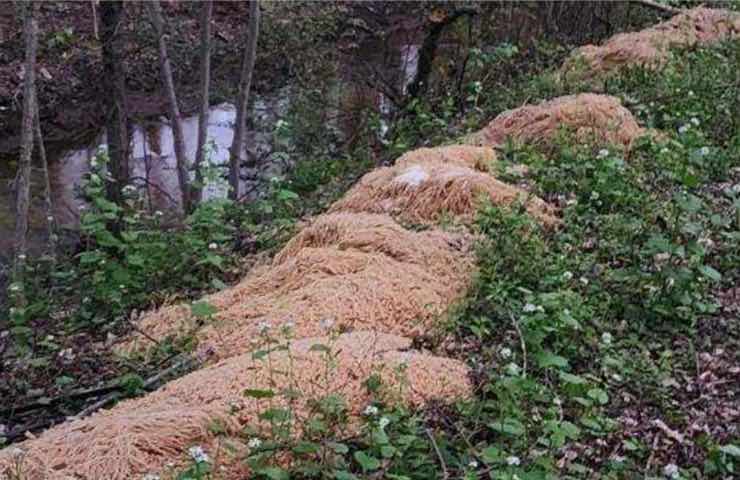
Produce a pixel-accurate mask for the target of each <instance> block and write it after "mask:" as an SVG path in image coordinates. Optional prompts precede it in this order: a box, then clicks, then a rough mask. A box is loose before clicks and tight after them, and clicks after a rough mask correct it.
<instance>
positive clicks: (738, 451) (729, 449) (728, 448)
mask: <svg viewBox="0 0 740 480" xmlns="http://www.w3.org/2000/svg"><path fill="white" fill-rule="evenodd" d="M719 451H720V452H722V453H726V454H727V455H732V456H733V457H737V458H740V447H738V446H737V445H732V444H730V445H722V446H721V447H719Z"/></svg>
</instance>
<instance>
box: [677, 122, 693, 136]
mask: <svg viewBox="0 0 740 480" xmlns="http://www.w3.org/2000/svg"><path fill="white" fill-rule="evenodd" d="M689 128H691V127H690V126H689V125H688V124H687V125H681V126H680V127H678V133H680V134H684V133H686V132H688V131H689Z"/></svg>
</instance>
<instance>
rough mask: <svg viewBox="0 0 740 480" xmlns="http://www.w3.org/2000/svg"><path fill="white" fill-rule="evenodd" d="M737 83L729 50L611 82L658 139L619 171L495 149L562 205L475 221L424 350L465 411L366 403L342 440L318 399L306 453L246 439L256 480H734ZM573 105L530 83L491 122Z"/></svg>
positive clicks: (543, 83)
mask: <svg viewBox="0 0 740 480" xmlns="http://www.w3.org/2000/svg"><path fill="white" fill-rule="evenodd" d="M738 64H740V43H738V42H730V43H726V44H723V45H719V46H717V47H714V48H706V49H696V50H686V51H680V52H679V51H677V52H675V54H674V58H673V59H672V61H671V62H670V63H669V65H668V66H667V67H666V69H665V70H664V71H663V72H662V73H661V75H655V74H652V73H649V72H645V71H642V70H640V69H635V70H633V71H628V72H624V73H623V74H621V75H620V76H618V77H615V78H613V79H611V80H610V81H609V82H608V83H607V89H608V91H609V92H610V93H612V94H616V95H619V96H621V97H622V98H623V100H624V101H625V104H626V105H627V106H629V108H631V109H632V110H633V112H635V113H636V114H637V115H639V118H640V119H641V121H642V122H643V124H644V126H647V127H654V128H659V129H660V130H661V131H662V132H663V134H662V135H658V136H654V137H649V138H644V139H642V140H640V141H639V142H638V144H637V145H635V146H634V148H633V149H632V150H631V151H630V152H629V153H628V152H624V151H622V150H620V149H618V148H616V147H614V146H612V145H591V144H580V143H577V142H575V141H573V140H572V138H571V137H570V136H569V135H568V132H563V135H562V137H561V139H560V141H559V142H558V145H557V147H556V148H554V149H553V150H552V151H548V152H547V153H542V152H538V151H536V150H533V149H531V148H526V147H522V146H516V145H508V146H507V147H506V148H505V149H504V150H503V151H502V157H503V159H504V160H505V162H511V163H523V164H525V165H527V166H528V167H529V174H528V176H527V178H525V179H524V180H522V179H521V178H509V179H508V180H510V181H524V182H526V183H527V184H529V186H530V187H531V188H532V190H533V191H534V193H536V194H538V195H540V196H542V197H543V198H545V199H547V200H549V201H551V202H553V203H555V204H557V205H559V206H560V207H561V209H562V212H563V225H562V227H561V228H559V229H557V230H555V231H546V230H544V229H543V228H542V227H541V226H540V225H538V224H537V223H536V222H534V221H533V220H532V219H531V218H530V217H529V216H527V215H526V213H524V211H523V210H521V211H518V210H517V209H507V210H503V209H501V208H497V207H493V206H487V207H484V208H482V209H481V211H480V214H479V217H478V220H477V223H476V228H477V230H478V232H479V233H480V234H481V240H480V242H479V247H478V258H479V266H480V273H479V276H478V278H477V280H476V286H475V287H474V289H473V290H472V291H471V293H470V295H469V298H468V299H467V301H466V302H465V303H464V304H463V305H460V306H459V308H458V309H457V310H456V311H455V312H454V313H453V314H452V315H451V317H450V319H449V322H448V323H447V327H446V329H445V330H444V331H442V332H437V333H431V334H430V335H429V336H428V338H427V339H426V340H425V341H423V342H420V343H423V346H425V347H427V348H430V349H433V350H437V351H439V352H440V353H444V354H447V355H451V356H453V357H458V358H463V359H466V360H467V361H468V362H469V363H470V365H471V366H472V367H473V369H474V372H475V379H474V380H475V383H476V385H477V390H476V395H475V397H474V398H473V399H471V400H469V401H464V402H460V403H458V404H456V405H432V406H429V407H428V408H427V409H425V410H423V411H414V412H412V411H404V410H399V409H391V408H388V407H385V405H384V404H383V403H382V401H379V402H378V403H376V404H372V405H369V406H368V408H367V409H366V411H365V418H364V420H363V424H362V426H361V427H360V428H359V432H360V433H359V434H354V435H351V436H347V435H346V431H345V430H344V429H343V428H342V426H343V425H344V422H345V421H346V419H345V418H344V417H343V416H342V412H343V411H344V410H343V409H342V407H341V405H342V401H341V399H337V398H324V399H317V410H316V413H315V415H316V417H315V419H314V421H315V423H314V424H312V426H315V427H316V428H314V429H308V430H307V432H304V434H303V435H302V436H299V437H297V438H295V437H292V436H291V435H290V434H289V433H286V432H285V431H282V433H279V432H280V430H273V431H272V433H268V434H264V433H262V434H261V435H262V436H256V435H258V434H257V433H255V432H247V435H248V436H250V440H249V448H250V451H249V456H248V458H247V460H246V461H247V462H249V463H250V465H252V466H253V467H254V468H255V470H256V471H257V472H258V474H259V475H258V476H260V477H261V478H262V477H264V478H271V479H282V478H336V479H352V478H393V479H427V478H445V479H446V478H466V479H477V478H494V479H512V480H513V479H549V478H552V479H554V478H605V479H606V478H609V479H620V478H625V479H627V478H672V479H679V478H734V476H736V475H737V474H738V471H739V470H740V432H739V431H738V425H739V424H740V409H738V407H737V404H738V398H739V395H740V367H739V366H738V361H737V360H738V358H737V353H736V352H737V351H738V346H739V345H738V344H739V343H740V322H738V311H739V310H740V304H739V302H740V299H739V298H738V290H737V287H736V284H737V282H738V280H739V278H738V277H740V269H738V267H737V266H738V264H740V213H739V212H740V131H738V128H737V119H736V117H737V113H738V111H739V110H738V109H739V108H740V98H739V97H738V92H740V89H738V88H737V87H738V84H737V82H738V79H737V76H736V74H735V73H733V72H735V71H736V68H737V67H738ZM718 85H723V86H725V87H726V88H719V87H718ZM582 88H583V87H582V86H577V85H575V86H570V87H568V88H566V87H563V86H558V85H556V84H555V83H553V82H552V81H551V77H549V76H548V75H542V76H538V77H536V78H534V79H532V80H531V81H529V82H525V83H522V84H521V85H520V86H519V88H515V89H514V90H513V91H512V92H506V97H504V96H503V95H502V96H500V97H496V96H492V97H491V99H490V108H493V109H494V110H493V111H495V112H497V111H500V110H501V109H503V107H504V104H505V103H507V104H509V105H511V104H516V103H517V102H519V101H520V99H522V98H546V97H549V96H551V95H552V94H563V93H572V92H575V91H580V90H581V89H582ZM509 105H506V106H509ZM502 175H504V173H503V172H502ZM450 334H451V336H450ZM443 338H446V340H441V339H443ZM450 338H452V339H450ZM368 388H371V389H373V388H378V386H377V385H376V384H374V382H373V381H372V379H370V381H369V382H368ZM268 420H269V418H268ZM275 432H278V433H275ZM286 454H290V455H291V458H292V462H290V467H287V468H286V467H285V458H286V457H285V455H286ZM208 466H209V463H208V459H205V460H204V459H202V458H201V459H195V460H194V467H193V468H192V469H191V470H189V471H187V472H184V473H183V474H182V475H181V477H180V478H206V477H207V476H208V475H211V474H210V473H207V471H208ZM214 477H215V478H217V473H216V472H214Z"/></svg>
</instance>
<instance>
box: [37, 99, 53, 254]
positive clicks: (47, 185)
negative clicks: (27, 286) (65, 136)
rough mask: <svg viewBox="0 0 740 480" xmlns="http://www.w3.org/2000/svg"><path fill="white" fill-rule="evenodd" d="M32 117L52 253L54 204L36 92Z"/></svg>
mask: <svg viewBox="0 0 740 480" xmlns="http://www.w3.org/2000/svg"><path fill="white" fill-rule="evenodd" d="M34 96H35V98H34V107H35V108H34V115H33V133H34V136H35V137H36V148H38V150H39V160H40V162H41V175H42V177H43V180H44V213H45V214H46V227H47V229H48V235H49V247H50V249H51V251H52V252H53V251H54V249H55V245H56V238H55V234H54V230H55V229H54V204H53V203H52V200H51V181H50V179H49V163H48V161H47V160H46V147H45V146H44V136H43V134H42V133H41V118H40V115H39V101H38V100H39V99H38V92H34Z"/></svg>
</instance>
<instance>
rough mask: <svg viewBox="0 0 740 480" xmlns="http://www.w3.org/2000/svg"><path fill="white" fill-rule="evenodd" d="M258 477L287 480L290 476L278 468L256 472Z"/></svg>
mask: <svg viewBox="0 0 740 480" xmlns="http://www.w3.org/2000/svg"><path fill="white" fill-rule="evenodd" d="M257 473H258V474H259V475H264V476H265V477H267V478H269V479H270V480H288V479H289V478H290V475H289V474H288V472H286V471H285V470H283V469H282V468H278V467H265V468H260V469H259V470H257Z"/></svg>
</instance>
